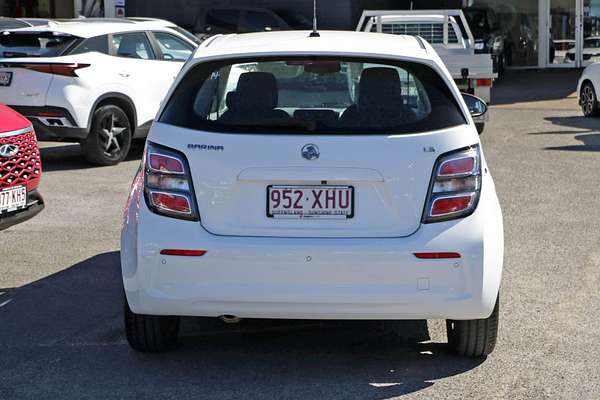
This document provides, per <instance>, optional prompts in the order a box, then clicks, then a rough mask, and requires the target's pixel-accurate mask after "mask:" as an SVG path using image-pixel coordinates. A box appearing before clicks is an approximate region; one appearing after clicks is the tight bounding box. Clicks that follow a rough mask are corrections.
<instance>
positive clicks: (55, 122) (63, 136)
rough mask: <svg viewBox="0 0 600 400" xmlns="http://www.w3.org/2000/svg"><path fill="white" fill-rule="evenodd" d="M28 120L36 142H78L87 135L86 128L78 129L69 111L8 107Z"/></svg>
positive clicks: (51, 108) (57, 108) (46, 107)
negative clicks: (33, 130)
mask: <svg viewBox="0 0 600 400" xmlns="http://www.w3.org/2000/svg"><path fill="white" fill-rule="evenodd" d="M10 107H11V108H13V109H15V110H16V111H18V112H19V113H20V114H22V115H24V116H25V117H27V119H29V120H30V121H31V123H32V125H33V128H34V129H35V133H36V136H37V138H38V140H46V141H55V140H66V141H80V140H82V139H85V138H86V137H87V135H88V132H89V129H88V128H87V127H84V128H82V127H79V126H77V124H76V122H75V118H73V115H72V114H71V113H70V112H69V110H67V109H65V108H61V107H53V106H44V107H30V106H10Z"/></svg>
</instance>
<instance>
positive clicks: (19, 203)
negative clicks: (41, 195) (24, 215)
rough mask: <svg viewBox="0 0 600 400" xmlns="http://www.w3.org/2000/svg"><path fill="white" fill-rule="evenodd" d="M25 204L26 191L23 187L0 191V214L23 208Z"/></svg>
mask: <svg viewBox="0 0 600 400" xmlns="http://www.w3.org/2000/svg"><path fill="white" fill-rule="evenodd" d="M26 204H27V189H26V187H25V186H15V187H12V188H10V189H4V190H1V191H0V214H2V213H5V212H11V211H15V210H18V209H20V208H23V207H25V206H26Z"/></svg>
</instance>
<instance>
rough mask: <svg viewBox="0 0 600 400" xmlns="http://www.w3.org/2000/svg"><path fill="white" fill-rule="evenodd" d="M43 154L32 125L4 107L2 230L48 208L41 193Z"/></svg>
mask: <svg viewBox="0 0 600 400" xmlns="http://www.w3.org/2000/svg"><path fill="white" fill-rule="evenodd" d="M41 174H42V164H41V158H40V152H39V149H38V146H37V140H36V137H35V132H34V130H33V127H32V126H31V123H30V122H29V121H28V120H27V119H26V118H24V117H22V116H21V115H19V114H18V113H16V112H15V111H13V110H11V109H10V108H8V107H6V106H3V105H0V230H2V229H6V228H9V227H11V226H13V225H16V224H18V223H21V222H24V221H26V220H28V219H30V218H33V217H34V216H35V215H37V214H38V213H39V212H40V211H42V209H43V208H44V201H43V199H42V196H41V195H40V193H39V192H38V186H39V183H40V178H41Z"/></svg>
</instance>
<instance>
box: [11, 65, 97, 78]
mask: <svg viewBox="0 0 600 400" xmlns="http://www.w3.org/2000/svg"><path fill="white" fill-rule="evenodd" d="M4 66H5V67H11V68H24V69H28V70H30V71H36V72H42V73H44V74H52V75H61V76H71V77H78V76H79V75H77V70H79V69H82V68H87V67H89V66H90V64H80V63H5V65H4Z"/></svg>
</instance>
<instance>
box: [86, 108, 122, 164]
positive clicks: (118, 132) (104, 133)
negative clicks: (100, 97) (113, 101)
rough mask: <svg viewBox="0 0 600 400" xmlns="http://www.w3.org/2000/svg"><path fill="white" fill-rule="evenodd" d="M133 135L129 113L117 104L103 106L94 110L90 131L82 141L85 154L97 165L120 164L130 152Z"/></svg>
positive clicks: (88, 159) (87, 158)
mask: <svg viewBox="0 0 600 400" xmlns="http://www.w3.org/2000/svg"><path fill="white" fill-rule="evenodd" d="M131 136H132V135H131V122H130V121H129V118H128V117H127V114H125V112H124V111H123V110H122V109H121V108H119V107H117V106H113V105H106V106H102V107H100V108H98V109H97V110H96V112H94V116H93V117H92V127H91V129H90V133H89V134H88V136H87V138H85V139H84V140H83V141H82V142H81V150H82V152H83V156H84V157H85V159H86V160H87V161H89V162H90V163H92V164H96V165H115V164H118V163H119V162H121V161H123V160H124V159H125V157H126V156H127V153H129V148H130V147H131Z"/></svg>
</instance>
